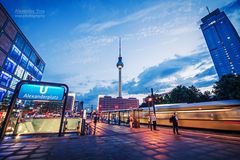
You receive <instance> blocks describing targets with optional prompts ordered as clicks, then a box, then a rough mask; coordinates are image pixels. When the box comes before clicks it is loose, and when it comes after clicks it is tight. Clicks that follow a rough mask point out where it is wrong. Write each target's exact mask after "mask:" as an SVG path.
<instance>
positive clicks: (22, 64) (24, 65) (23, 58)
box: [19, 54, 28, 68]
mask: <svg viewBox="0 0 240 160" xmlns="http://www.w3.org/2000/svg"><path fill="white" fill-rule="evenodd" d="M27 63H28V58H27V57H26V56H25V55H24V54H22V57H21V60H20V63H19V65H20V66H22V67H23V68H25V67H26V66H27Z"/></svg>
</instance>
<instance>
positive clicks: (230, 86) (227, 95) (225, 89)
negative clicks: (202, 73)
mask: <svg viewBox="0 0 240 160" xmlns="http://www.w3.org/2000/svg"><path fill="white" fill-rule="evenodd" d="M213 88H214V90H213V93H214V94H215V96H216V98H217V99H219V100H227V99H240V75H225V76H223V77H222V78H221V79H220V80H219V81H218V82H216V83H215V85H214V86H213Z"/></svg>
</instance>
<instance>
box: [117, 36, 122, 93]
mask: <svg viewBox="0 0 240 160" xmlns="http://www.w3.org/2000/svg"><path fill="white" fill-rule="evenodd" d="M117 68H118V97H122V68H123V62H122V55H121V38H119V56H118V62H117Z"/></svg>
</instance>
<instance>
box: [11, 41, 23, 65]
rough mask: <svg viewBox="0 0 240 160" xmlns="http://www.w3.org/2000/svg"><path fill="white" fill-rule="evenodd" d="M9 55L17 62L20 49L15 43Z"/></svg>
mask: <svg viewBox="0 0 240 160" xmlns="http://www.w3.org/2000/svg"><path fill="white" fill-rule="evenodd" d="M9 55H10V57H11V58H12V59H14V60H15V61H16V62H18V61H19V59H20V58H21V51H20V50H19V49H18V48H17V47H16V46H15V45H13V47H12V50H11V52H10V54H9Z"/></svg>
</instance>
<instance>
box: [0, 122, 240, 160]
mask: <svg viewBox="0 0 240 160" xmlns="http://www.w3.org/2000/svg"><path fill="white" fill-rule="evenodd" d="M180 131H181V135H173V134H172V130H171V128H165V127H158V130H157V131H150V129H148V128H146V127H142V128H136V129H130V128H128V127H124V126H116V125H108V124H103V123H98V126H97V131H96V135H88V136H68V137H67V136H65V137H60V138H59V137H38V138H37V137H35V138H25V139H15V140H12V139H5V140H4V141H3V142H2V143H1V144H0V159H4V160H5V159H6V160H10V159H16V160H19V159H36V160H37V159H38V160H40V159H49V160H67V159H69V160H74V159H79V160H95V159H96V160H98V159H99V160H125V159H126V160H127V159H130V160H151V159H153V160H154V159H161V160H167V159H169V160H188V159H190V160H191V159H194V160H205V159H206V160H212V159H213V160H215V159H216V160H221V159H222V160H226V159H227V160H239V159H240V152H239V151H240V150H239V148H240V136H239V135H238V134H223V133H213V132H205V131H196V130H187V129H184V130H183V129H182V130H180Z"/></svg>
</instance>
